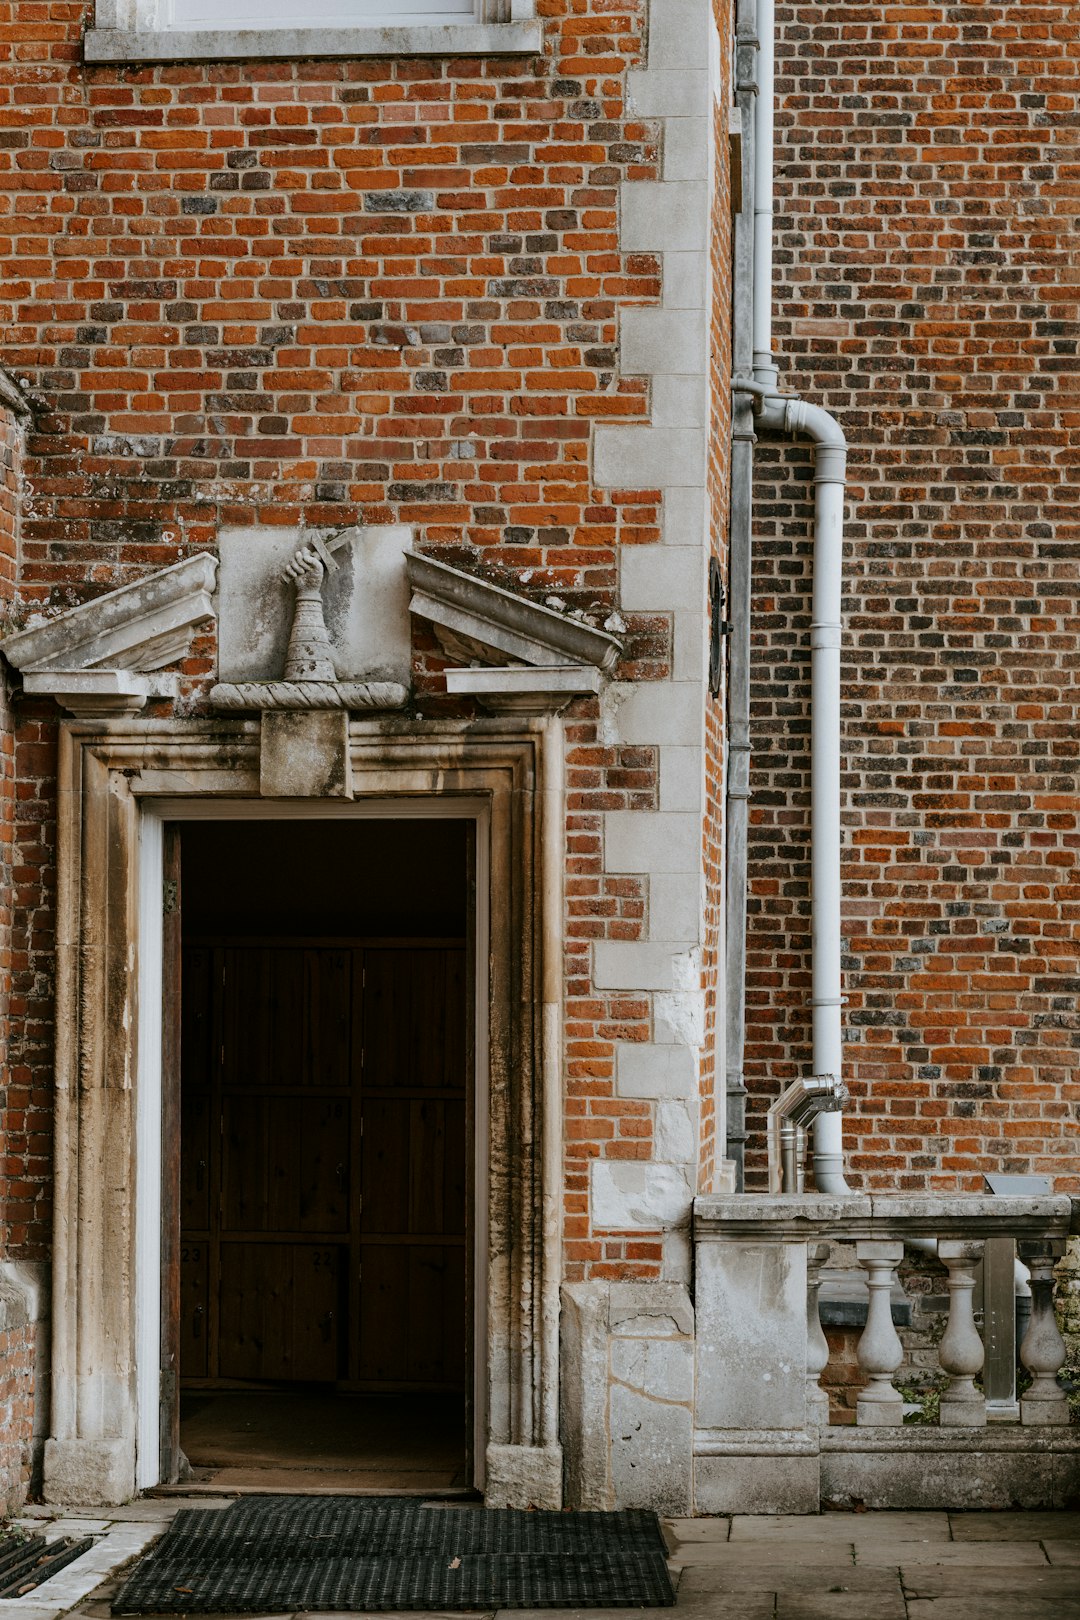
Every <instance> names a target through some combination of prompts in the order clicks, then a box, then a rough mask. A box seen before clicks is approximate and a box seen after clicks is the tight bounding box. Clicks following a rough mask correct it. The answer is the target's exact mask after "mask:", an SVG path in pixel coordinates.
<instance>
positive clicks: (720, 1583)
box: [668, 1555, 900, 1613]
mask: <svg viewBox="0 0 1080 1620" xmlns="http://www.w3.org/2000/svg"><path fill="white" fill-rule="evenodd" d="M833 1588H839V1589H840V1590H841V1591H845V1592H852V1593H855V1594H856V1595H858V1596H859V1597H864V1598H867V1599H871V1598H872V1599H874V1600H875V1601H876V1600H877V1599H878V1598H881V1597H888V1596H889V1595H890V1594H891V1593H893V1592H897V1591H899V1589H900V1577H899V1573H898V1571H897V1569H896V1567H895V1566H894V1567H893V1568H892V1569H856V1568H855V1566H854V1565H853V1564H842V1563H839V1562H834V1563H832V1564H817V1565H806V1564H800V1563H798V1562H797V1561H796V1560H795V1559H794V1558H791V1559H785V1560H784V1561H783V1562H781V1561H780V1560H779V1559H777V1558H776V1557H775V1555H774V1556H773V1557H772V1558H770V1559H765V1558H759V1559H758V1560H757V1561H756V1563H755V1562H750V1561H744V1562H742V1563H740V1564H736V1565H728V1566H726V1567H721V1566H716V1567H714V1566H706V1565H700V1566H697V1567H695V1568H693V1569H685V1570H683V1573H682V1577H681V1579H680V1581H679V1602H678V1606H677V1610H676V1612H678V1610H680V1609H682V1608H683V1607H684V1606H685V1604H686V1600H687V1599H688V1598H690V1597H693V1596H696V1594H698V1593H716V1592H722V1593H734V1592H740V1593H745V1592H780V1593H785V1592H786V1593H798V1592H828V1591H830V1590H832V1589H833ZM668 1612H669V1613H670V1612H671V1611H670V1610H669V1611H668Z"/></svg>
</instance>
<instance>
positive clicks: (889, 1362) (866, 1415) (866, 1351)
mask: <svg viewBox="0 0 1080 1620" xmlns="http://www.w3.org/2000/svg"><path fill="white" fill-rule="evenodd" d="M855 1255H856V1258H857V1260H858V1262H859V1264H860V1266H862V1268H863V1270H864V1271H865V1272H866V1281H867V1286H868V1287H869V1290H870V1304H869V1307H868V1309H867V1313H866V1326H865V1328H864V1329H863V1334H862V1338H861V1339H860V1340H859V1348H858V1351H857V1355H858V1358H859V1366H860V1367H861V1368H862V1370H863V1372H864V1373H866V1375H867V1377H868V1378H869V1383H868V1384H867V1387H866V1388H865V1389H864V1390H863V1391H862V1393H861V1394H860V1395H859V1399H858V1402H857V1404H856V1415H855V1420H856V1422H857V1423H860V1424H868V1425H874V1426H878V1425H882V1424H886V1423H902V1422H903V1421H904V1403H903V1401H902V1399H901V1397H900V1393H899V1391H898V1390H895V1389H894V1388H893V1385H892V1375H893V1373H894V1372H895V1371H896V1369H897V1368H898V1367H899V1365H900V1363H901V1362H902V1361H903V1359H904V1351H903V1346H902V1345H901V1343H900V1339H899V1336H898V1334H897V1331H896V1329H895V1328H894V1327H893V1319H892V1286H893V1282H894V1280H895V1276H896V1267H897V1266H898V1265H899V1264H900V1262H901V1260H902V1259H903V1258H904V1245H903V1243H901V1242H896V1243H882V1242H874V1241H867V1242H862V1243H856V1245H855Z"/></svg>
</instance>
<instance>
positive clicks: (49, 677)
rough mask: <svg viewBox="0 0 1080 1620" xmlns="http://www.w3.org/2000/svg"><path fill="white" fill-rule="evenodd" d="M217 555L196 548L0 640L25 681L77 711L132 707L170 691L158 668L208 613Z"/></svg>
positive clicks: (173, 682) (170, 682) (172, 685)
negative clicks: (192, 554) (190, 554)
mask: <svg viewBox="0 0 1080 1620" xmlns="http://www.w3.org/2000/svg"><path fill="white" fill-rule="evenodd" d="M216 574H217V558H216V557H212V556H211V555H210V554H209V553H208V552H200V553H199V554H198V555H197V556H195V557H188V558H186V559H185V560H184V561H183V562H178V563H174V564H173V565H172V567H170V568H162V569H160V570H159V571H158V572H157V573H154V574H149V575H147V576H146V577H145V578H143V579H137V580H134V581H132V583H131V584H130V585H122V586H121V587H120V588H119V589H118V590H115V591H107V592H106V593H105V595H104V596H99V597H96V598H95V599H94V601H92V602H84V603H83V604H82V606H80V607H75V608H69V609H68V611H67V612H66V613H61V614H59V615H58V616H57V617H56V618H55V619H49V620H47V621H46V622H45V623H44V624H38V625H33V626H32V627H31V628H30V629H27V630H20V631H17V632H16V633H15V634H14V635H10V636H7V637H6V638H5V639H4V641H3V642H2V643H0V647H2V649H3V652H4V655H5V657H6V658H7V660H8V662H9V663H10V664H12V665H13V666H14V668H15V669H17V670H19V671H20V672H21V673H22V677H23V689H24V691H26V692H28V693H33V694H35V695H37V694H40V695H42V696H46V695H47V696H51V697H55V698H56V700H57V702H58V703H60V704H61V705H62V706H63V707H64V708H66V709H67V710H68V711H69V712H70V713H72V714H76V715H103V714H104V715H112V714H135V713H137V712H138V711H139V710H140V709H142V708H144V707H145V705H146V700H147V698H148V697H173V696H174V695H175V693H176V689H177V677H176V675H175V674H172V673H161V671H162V669H163V666H164V665H165V664H170V663H173V662H175V661H176V660H177V659H179V658H182V657H183V656H184V654H185V653H186V652H187V649H188V646H189V644H190V641H191V636H192V632H193V630H194V629H195V628H196V626H197V625H199V624H202V623H204V622H205V621H206V620H208V619H212V618H213V616H214V604H213V597H212V594H211V593H212V592H213V589H214V580H215V577H216Z"/></svg>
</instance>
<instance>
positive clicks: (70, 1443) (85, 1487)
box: [42, 1440, 135, 1507]
mask: <svg viewBox="0 0 1080 1620" xmlns="http://www.w3.org/2000/svg"><path fill="white" fill-rule="evenodd" d="M134 1460H135V1454H134V1449H133V1447H132V1446H131V1443H130V1441H128V1440H46V1442H45V1479H44V1484H43V1488H42V1496H43V1497H44V1499H45V1501H46V1502H58V1503H63V1504H65V1505H67V1506H71V1507H90V1506H96V1505H99V1504H106V1503H110V1502H126V1501H127V1499H128V1497H129V1496H131V1495H133V1493H134V1490H135V1469H134Z"/></svg>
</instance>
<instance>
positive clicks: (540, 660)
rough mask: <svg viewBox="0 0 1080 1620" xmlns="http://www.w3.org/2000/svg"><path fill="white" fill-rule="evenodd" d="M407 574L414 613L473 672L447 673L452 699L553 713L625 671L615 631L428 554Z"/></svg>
mask: <svg viewBox="0 0 1080 1620" xmlns="http://www.w3.org/2000/svg"><path fill="white" fill-rule="evenodd" d="M405 566H406V568H407V570H408V575H409V585H410V587H411V591H412V594H411V597H410V601H409V608H410V611H411V612H413V613H415V614H417V615H418V616H419V617H420V618H423V619H427V620H429V622H430V623H431V624H432V625H433V626H434V630H435V635H436V637H437V638H438V641H439V645H440V646H441V648H442V650H443V652H444V653H445V654H446V655H447V657H448V658H452V659H455V660H456V661H457V662H459V663H462V664H467V665H471V666H473V667H471V668H467V669H451V670H447V672H446V688H447V691H448V692H451V693H458V694H461V695H468V696H470V697H475V698H477V700H478V701H479V702H480V703H482V704H483V705H484V706H485V707H486V708H490V709H495V710H500V711H502V710H510V711H514V712H517V713H521V714H526V713H552V712H556V711H558V710H559V709H562V708H565V706H566V704H567V703H569V702H570V699H571V698H572V697H575V696H578V695H580V694H582V693H589V692H597V691H599V689H600V680H601V676H603V675H610V674H611V673H612V672H613V671H614V669H615V666H616V664H617V663H618V660H619V655H620V653H621V651H622V647H621V644H620V642H619V640H618V638H617V637H616V636H613V635H612V634H611V633H610V632H609V631H607V630H598V629H596V628H595V627H594V626H593V625H590V624H586V623H584V622H583V621H582V620H581V619H577V618H573V617H572V616H570V615H569V614H565V613H559V612H558V611H557V610H556V609H554V608H550V607H544V606H541V604H540V603H538V602H533V601H532V600H530V599H529V598H528V597H525V596H519V595H518V594H517V593H516V592H515V591H508V590H505V589H504V588H503V587H502V586H500V585H492V584H490V583H489V582H488V581H487V580H483V579H477V578H476V576H475V575H473V574H467V573H465V572H464V571H463V570H462V569H460V568H452V567H451V566H450V564H449V563H444V562H438V561H437V560H436V559H435V558H434V557H431V556H425V555H424V554H423V553H421V552H417V551H410V552H408V553H407V554H406V557H405ZM508 659H509V660H511V662H510V663H507V660H508ZM476 666H479V667H476Z"/></svg>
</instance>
